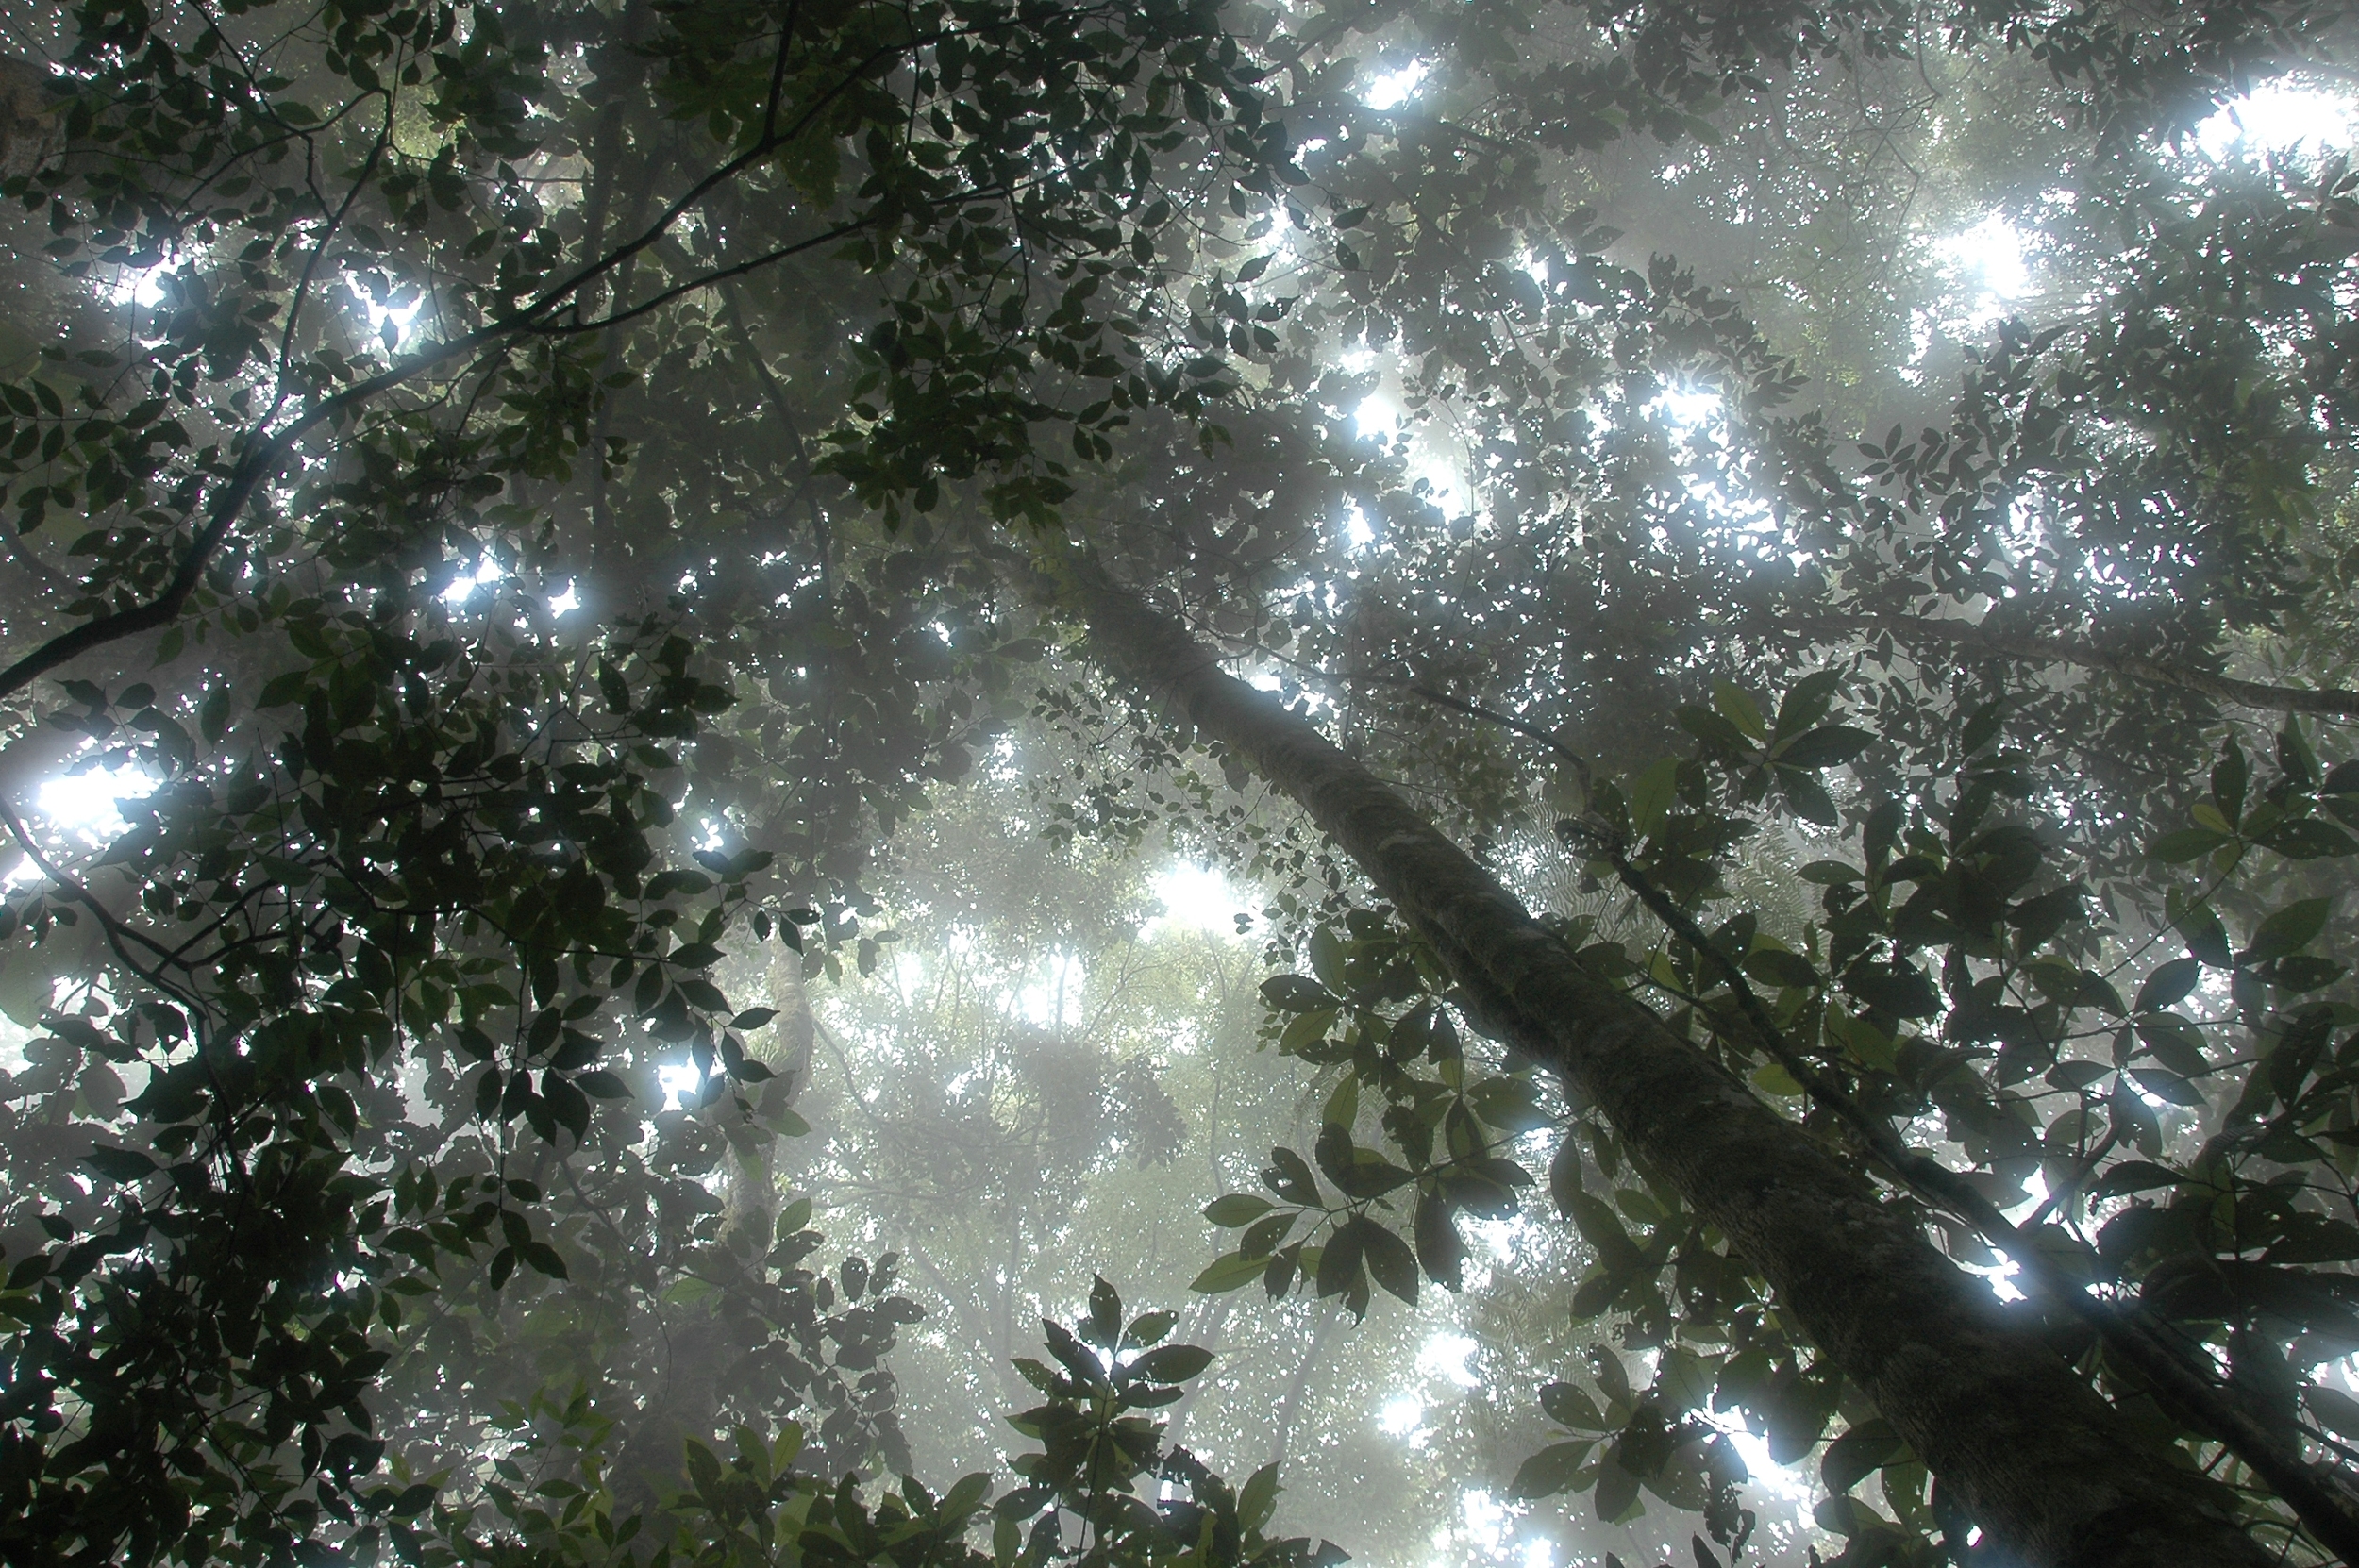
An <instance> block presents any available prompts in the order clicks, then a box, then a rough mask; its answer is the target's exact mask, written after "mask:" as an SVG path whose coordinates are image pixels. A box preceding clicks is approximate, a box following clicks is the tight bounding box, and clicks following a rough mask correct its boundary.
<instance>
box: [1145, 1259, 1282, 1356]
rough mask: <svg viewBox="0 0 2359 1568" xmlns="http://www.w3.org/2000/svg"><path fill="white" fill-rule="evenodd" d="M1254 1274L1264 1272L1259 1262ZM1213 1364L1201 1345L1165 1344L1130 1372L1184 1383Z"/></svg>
mask: <svg viewBox="0 0 2359 1568" xmlns="http://www.w3.org/2000/svg"><path fill="white" fill-rule="evenodd" d="M1253 1272H1254V1274H1255V1275H1256V1276H1258V1275H1259V1274H1260V1273H1261V1272H1262V1271H1261V1268H1260V1265H1259V1263H1258V1262H1257V1263H1256V1266H1255V1268H1254V1271H1253ZM1212 1364H1213V1353H1212V1352H1211V1351H1209V1350H1206V1349H1204V1348H1203V1347H1202V1346H1200V1345H1193V1344H1163V1345H1157V1346H1156V1347H1155V1348H1154V1349H1152V1350H1149V1351H1147V1352H1146V1354H1144V1355H1142V1356H1140V1357H1139V1358H1138V1359H1136V1360H1134V1361H1132V1362H1131V1363H1130V1367H1129V1370H1130V1371H1131V1372H1133V1373H1135V1374H1136V1375H1138V1376H1141V1377H1146V1378H1151V1379H1153V1380H1154V1381H1155V1382H1158V1383H1184V1382H1186V1381H1188V1379H1190V1378H1191V1377H1195V1376H1197V1375H1198V1374H1200V1373H1202V1372H1203V1370H1204V1369H1205V1368H1206V1367H1208V1366H1211V1365H1212Z"/></svg>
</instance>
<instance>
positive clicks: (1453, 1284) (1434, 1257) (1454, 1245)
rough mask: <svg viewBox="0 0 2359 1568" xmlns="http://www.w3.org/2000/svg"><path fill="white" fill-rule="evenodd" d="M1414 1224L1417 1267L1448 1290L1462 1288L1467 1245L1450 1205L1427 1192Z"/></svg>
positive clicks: (1420, 1203)
mask: <svg viewBox="0 0 2359 1568" xmlns="http://www.w3.org/2000/svg"><path fill="white" fill-rule="evenodd" d="M1414 1223H1415V1226H1416V1233H1417V1266H1418V1267H1420V1268H1422V1269H1423V1270H1425V1276H1426V1277H1427V1278H1428V1279H1430V1280H1432V1281H1433V1282H1434V1283H1435V1284H1436V1285H1439V1286H1441V1287H1442V1288H1443V1289H1444V1290H1446V1291H1455V1290H1457V1289H1459V1288H1460V1286H1461V1285H1463V1284H1464V1271H1465V1261H1466V1243H1465V1241H1464V1238H1462V1237H1461V1236H1460V1235H1459V1234H1458V1226H1457V1223H1456V1221H1455V1220H1454V1219H1453V1218H1452V1217H1451V1214H1450V1208H1449V1205H1448V1204H1447V1202H1445V1201H1444V1200H1443V1199H1442V1198H1441V1197H1440V1196H1439V1195H1438V1194H1435V1193H1426V1194H1425V1195H1424V1196H1422V1197H1420V1198H1419V1199H1418V1200H1417V1212H1416V1219H1415V1222H1414Z"/></svg>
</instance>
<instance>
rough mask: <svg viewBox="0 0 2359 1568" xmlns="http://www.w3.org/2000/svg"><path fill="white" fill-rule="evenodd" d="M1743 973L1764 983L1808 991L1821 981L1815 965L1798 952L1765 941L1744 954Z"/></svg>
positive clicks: (1821, 978) (1821, 977)
mask: <svg viewBox="0 0 2359 1568" xmlns="http://www.w3.org/2000/svg"><path fill="white" fill-rule="evenodd" d="M1745 973H1747V974H1748V975H1750V976H1752V977H1753V978H1754V979H1756V980H1759V981H1761V982H1762V983H1763V984H1764V985H1773V986H1779V987H1782V988H1791V989H1794V990H1798V991H1808V990H1810V989H1811V988H1813V987H1815V986H1817V985H1819V984H1821V983H1823V976H1820V975H1819V973H1818V969H1817V966H1816V965H1815V964H1813V963H1812V962H1811V961H1810V960H1809V959H1805V958H1803V957H1802V956H1801V955H1800V954H1799V953H1789V952H1787V951H1786V950H1785V949H1783V948H1782V947H1772V946H1769V945H1766V944H1763V945H1760V946H1756V947H1755V948H1754V949H1753V950H1752V951H1751V952H1749V953H1748V954H1746V955H1745Z"/></svg>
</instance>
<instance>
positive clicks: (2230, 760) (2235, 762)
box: [2212, 735, 2250, 822]
mask: <svg viewBox="0 0 2359 1568" xmlns="http://www.w3.org/2000/svg"><path fill="white" fill-rule="evenodd" d="M2249 776H2250V769H2249V767H2248V766H2247V764H2246V762H2245V759H2244V747H2242V746H2240V745H2238V744H2236V738H2235V737H2234V735H2231V736H2230V737H2228V739H2227V741H2226V742H2224V743H2223V744H2222V745H2221V746H2220V748H2219V760H2218V762H2217V763H2215V764H2214V765H2213V768H2212V802H2213V804H2214V805H2216V806H2217V807H2218V808H2219V814H2220V815H2221V816H2223V817H2225V818H2227V819H2228V820H2229V821H2230V822H2234V821H2235V820H2236V819H2237V818H2238V817H2240V816H2242V815H2244V789H2245V781H2246V779H2247V778H2248V777H2249Z"/></svg>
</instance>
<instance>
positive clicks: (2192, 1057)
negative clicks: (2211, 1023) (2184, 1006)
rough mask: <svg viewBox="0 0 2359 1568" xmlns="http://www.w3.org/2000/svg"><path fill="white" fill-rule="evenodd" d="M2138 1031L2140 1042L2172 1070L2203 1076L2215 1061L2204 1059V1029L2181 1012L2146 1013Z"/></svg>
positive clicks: (2184, 1074)
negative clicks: (2184, 1016) (2190, 1021)
mask: <svg viewBox="0 0 2359 1568" xmlns="http://www.w3.org/2000/svg"><path fill="white" fill-rule="evenodd" d="M2137 1031H2138V1040H2139V1042H2140V1043H2142V1044H2144V1045H2145V1046H2146V1048H2147V1049H2148V1050H2149V1051H2150V1052H2152V1053H2153V1055H2154V1059H2155V1060H2156V1061H2159V1062H2161V1063H2162V1064H2163V1065H2164V1066H2165V1067H2167V1068H2169V1069H2170V1070H2171V1071H2172V1072H2174V1073H2178V1074H2180V1075H2182V1076H2186V1077H2200V1076H2202V1075H2203V1074H2205V1073H2207V1072H2209V1071H2210V1070H2211V1063H2210V1062H2208V1061H2206V1060H2204V1059H2203V1031H2202V1030H2200V1029H2199V1028H2197V1027H2196V1026H2194V1025H2193V1024H2190V1023H2189V1022H2187V1020H2185V1019H2184V1018H2182V1017H2180V1016H2179V1015H2178V1014H2177V1013H2175V1012H2157V1013H2142V1014H2140V1015H2139V1017H2138V1019H2137Z"/></svg>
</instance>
